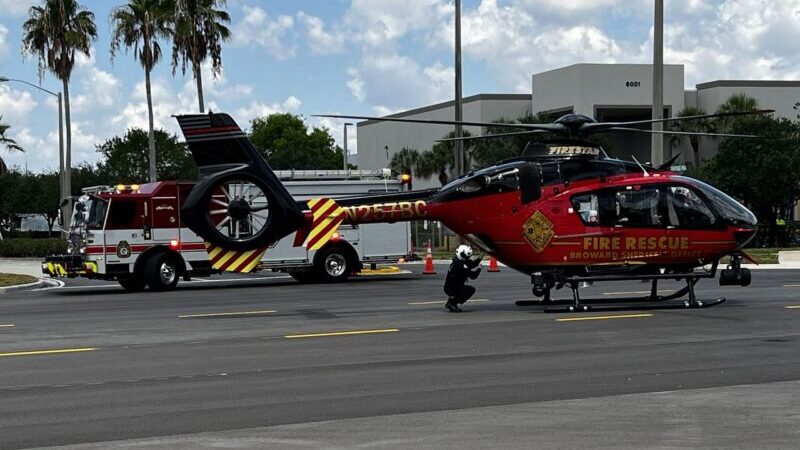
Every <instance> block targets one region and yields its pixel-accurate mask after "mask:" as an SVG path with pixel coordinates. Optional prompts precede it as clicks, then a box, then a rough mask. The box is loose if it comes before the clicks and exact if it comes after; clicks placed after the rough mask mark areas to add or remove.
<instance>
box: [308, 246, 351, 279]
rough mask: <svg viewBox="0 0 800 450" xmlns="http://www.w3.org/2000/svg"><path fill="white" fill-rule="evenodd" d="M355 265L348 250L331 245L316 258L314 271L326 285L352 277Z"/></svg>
mask: <svg viewBox="0 0 800 450" xmlns="http://www.w3.org/2000/svg"><path fill="white" fill-rule="evenodd" d="M352 267H353V264H352V262H351V261H350V258H348V254H347V250H346V249H345V248H344V247H342V246H339V245H331V246H328V247H325V248H323V249H322V250H320V251H319V252H318V253H317V255H316V257H315V258H314V271H315V272H316V273H317V276H318V277H319V280H320V281H322V282H324V283H336V282H339V281H344V280H346V279H347V278H348V277H349V276H350V272H352V271H353V269H352Z"/></svg>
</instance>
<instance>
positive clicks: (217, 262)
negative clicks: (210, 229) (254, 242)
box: [206, 242, 267, 273]
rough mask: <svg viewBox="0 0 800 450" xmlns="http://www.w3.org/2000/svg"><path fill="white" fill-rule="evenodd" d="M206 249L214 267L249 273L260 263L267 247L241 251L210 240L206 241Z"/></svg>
mask: <svg viewBox="0 0 800 450" xmlns="http://www.w3.org/2000/svg"><path fill="white" fill-rule="evenodd" d="M206 251H207V252H208V259H209V260H210V261H211V267H212V268H214V269H216V270H222V271H225V272H242V273H248V272H252V271H253V269H255V268H256V266H257V265H258V263H260V262H261V257H262V256H264V253H265V252H266V251H267V247H261V248H257V249H255V250H250V251H246V252H240V251H235V250H226V249H224V248H222V247H217V246H216V245H213V244H211V243H210V242H206Z"/></svg>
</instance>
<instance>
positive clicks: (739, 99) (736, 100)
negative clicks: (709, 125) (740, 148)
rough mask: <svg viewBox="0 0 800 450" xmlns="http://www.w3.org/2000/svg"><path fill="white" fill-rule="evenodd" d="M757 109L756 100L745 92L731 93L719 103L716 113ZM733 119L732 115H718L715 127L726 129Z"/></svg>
mask: <svg viewBox="0 0 800 450" xmlns="http://www.w3.org/2000/svg"><path fill="white" fill-rule="evenodd" d="M757 109H758V100H756V99H754V98H753V97H750V96H748V95H747V94H745V93H739V94H734V95H731V96H730V98H728V100H726V101H725V103H723V104H721V105H719V107H718V108H717V112H716V113H717V114H724V113H732V112H747V111H755V110H757ZM733 120H735V118H733V117H720V118H718V119H717V128H718V129H720V130H727V129H728V128H729V127H730V125H731V123H732V122H733Z"/></svg>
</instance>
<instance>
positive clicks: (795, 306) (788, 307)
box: [784, 305, 800, 309]
mask: <svg viewBox="0 0 800 450" xmlns="http://www.w3.org/2000/svg"><path fill="white" fill-rule="evenodd" d="M784 308H786V309H800V305H790V306H784Z"/></svg>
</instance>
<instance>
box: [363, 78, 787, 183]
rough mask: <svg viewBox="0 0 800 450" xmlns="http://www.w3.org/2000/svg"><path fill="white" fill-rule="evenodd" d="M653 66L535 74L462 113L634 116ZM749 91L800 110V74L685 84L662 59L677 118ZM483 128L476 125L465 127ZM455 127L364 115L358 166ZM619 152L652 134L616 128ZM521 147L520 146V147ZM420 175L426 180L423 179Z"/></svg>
mask: <svg viewBox="0 0 800 450" xmlns="http://www.w3.org/2000/svg"><path fill="white" fill-rule="evenodd" d="M652 79H653V75H652V65H650V64H574V65H571V66H567V67H562V68H559V69H555V70H550V71H547V72H542V73H538V74H534V75H533V76H532V89H531V94H530V95H529V94H478V95H473V96H470V97H465V98H464V120H465V121H480V122H492V121H496V120H499V119H509V120H513V119H516V118H518V117H520V116H523V115H526V114H530V113H533V114H537V113H542V114H546V115H548V116H550V117H552V118H553V119H555V118H557V117H558V116H560V115H562V114H567V113H570V112H573V113H580V114H586V115H589V116H593V117H595V118H596V119H598V120H601V121H609V120H620V121H622V120H636V119H649V118H650V117H651V111H650V104H651V103H652V92H653V91H652ZM738 93H744V94H746V95H748V96H751V97H754V98H756V100H758V103H759V106H760V107H761V108H769V109H775V110H776V114H777V115H778V116H781V117H789V118H795V117H796V115H797V114H798V113H800V111H796V110H794V109H793V108H794V106H795V105H796V104H797V103H798V102H800V81H733V80H720V81H711V82H707V83H701V84H698V85H697V86H696V89H694V90H686V89H685V88H684V69H683V66H682V65H673V64H668V65H665V66H664V117H671V116H674V115H676V114H678V112H680V111H681V110H682V109H683V108H684V107H688V106H694V107H699V108H701V109H703V110H704V111H705V112H707V113H713V112H714V111H716V109H717V107H718V106H719V105H721V104H722V103H724V102H725V101H726V100H727V99H728V98H729V97H730V96H731V95H734V94H738ZM454 116H455V113H454V111H453V102H444V103H439V104H435V105H430V106H423V107H421V108H417V109H412V110H409V111H405V112H401V113H398V114H393V115H391V116H389V117H406V118H415V119H443V120H452V119H453V118H454ZM466 129H467V130H469V131H470V132H471V133H472V134H480V133H481V130H480V128H477V127H466ZM452 130H453V127H451V126H444V125H442V126H432V125H424V124H403V123H396V122H378V121H365V122H360V123H359V124H358V167H359V168H362V169H378V168H382V167H386V166H387V164H388V161H389V159H390V158H391V155H393V154H394V153H396V152H398V151H400V150H401V149H403V148H405V147H407V148H415V149H417V150H420V151H423V150H428V149H430V148H431V147H432V146H433V145H434V144H435V141H436V140H437V139H440V138H442V137H443V136H445V135H446V134H447V133H448V132H451V131H452ZM612 136H613V138H614V140H615V141H616V143H617V144H616V145H615V146H614V148H615V149H616V150H617V151H613V149H612V151H611V152H610V153H612V154H615V156H617V157H620V158H625V159H629V158H630V156H631V155H634V156H636V157H637V158H638V159H639V160H640V161H648V160H649V159H650V136H649V135H648V134H644V133H642V134H641V135H633V134H632V133H626V134H624V135H619V134H612ZM683 146H684V148H676V149H674V150H672V149H671V148H670V145H669V141H668V140H667V142H666V143H665V146H664V147H665V153H666V154H667V155H669V154H670V151H671V150H672V151H682V152H683V154H684V155H685V156H684V161H687V162H689V161H691V152H690V150H689V147H688V143H684V144H683ZM520 150H521V149H520ZM714 151H715V143H714V142H713V141H709V142H706V143H704V145H703V148H702V149H701V157H702V158H704V159H708V158H710V157H712V156H713V154H714ZM418 181H421V180H418ZM436 184H437V183H435V182H433V181H432V180H428V182H427V183H415V187H416V186H419V187H425V186H435V185H436Z"/></svg>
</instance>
